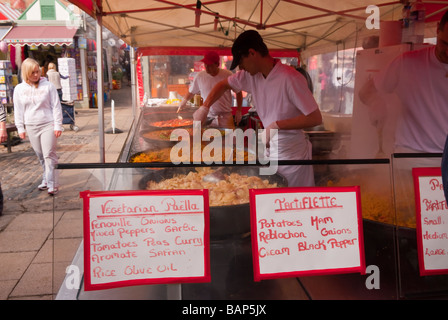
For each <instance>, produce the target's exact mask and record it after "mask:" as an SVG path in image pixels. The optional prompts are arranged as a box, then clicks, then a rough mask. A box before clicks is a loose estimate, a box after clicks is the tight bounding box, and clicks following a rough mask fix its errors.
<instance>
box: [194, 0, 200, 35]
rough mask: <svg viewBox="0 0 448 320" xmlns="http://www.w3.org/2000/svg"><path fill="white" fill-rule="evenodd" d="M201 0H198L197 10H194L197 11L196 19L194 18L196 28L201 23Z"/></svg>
mask: <svg viewBox="0 0 448 320" xmlns="http://www.w3.org/2000/svg"><path fill="white" fill-rule="evenodd" d="M201 6H202V4H201V1H199V0H198V1H196V10H195V11H194V13H195V20H194V26H195V27H196V28H199V26H200V25H201Z"/></svg>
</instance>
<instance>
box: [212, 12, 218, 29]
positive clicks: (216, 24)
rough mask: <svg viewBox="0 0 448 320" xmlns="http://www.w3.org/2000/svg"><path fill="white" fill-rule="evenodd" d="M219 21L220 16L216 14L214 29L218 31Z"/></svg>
mask: <svg viewBox="0 0 448 320" xmlns="http://www.w3.org/2000/svg"><path fill="white" fill-rule="evenodd" d="M218 22H219V18H218V16H217V15H216V16H215V25H214V28H213V29H214V30H215V31H216V30H218Z"/></svg>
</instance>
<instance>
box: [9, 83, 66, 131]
mask: <svg viewBox="0 0 448 320" xmlns="http://www.w3.org/2000/svg"><path fill="white" fill-rule="evenodd" d="M13 101H14V122H15V125H16V127H17V131H18V133H23V132H25V126H27V125H40V124H45V123H49V122H53V123H54V130H60V131H62V108H61V102H60V100H59V96H58V92H57V90H56V88H55V87H54V86H53V85H52V84H51V83H50V82H49V81H48V80H47V79H46V78H41V79H40V81H39V85H38V87H37V88H36V87H34V86H31V85H29V84H28V83H26V82H21V83H20V84H18V85H17V86H16V87H15V88H14V96H13Z"/></svg>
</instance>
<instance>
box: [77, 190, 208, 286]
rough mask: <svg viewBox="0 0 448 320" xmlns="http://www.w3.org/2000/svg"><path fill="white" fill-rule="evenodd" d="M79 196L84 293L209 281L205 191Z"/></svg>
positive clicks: (128, 192) (88, 192)
mask: <svg viewBox="0 0 448 320" xmlns="http://www.w3.org/2000/svg"><path fill="white" fill-rule="evenodd" d="M80 195H81V198H83V203H84V205H83V206H84V278H85V290H86V291H88V290H100V289H109V288H114V287H123V286H132V285H142V284H168V283H185V282H209V281H210V261H209V247H210V246H209V205H208V203H209V200H208V190H206V189H205V190H169V191H149V190H144V191H104V192H92V191H84V192H81V194H80Z"/></svg>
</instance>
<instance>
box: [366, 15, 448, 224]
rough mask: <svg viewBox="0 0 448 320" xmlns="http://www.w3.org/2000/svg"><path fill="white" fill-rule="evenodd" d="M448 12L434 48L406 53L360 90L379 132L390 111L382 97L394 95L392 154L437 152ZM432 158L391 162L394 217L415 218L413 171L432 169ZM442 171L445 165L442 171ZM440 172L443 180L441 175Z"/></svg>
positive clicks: (444, 99) (446, 115) (443, 131)
mask: <svg viewBox="0 0 448 320" xmlns="http://www.w3.org/2000/svg"><path fill="white" fill-rule="evenodd" d="M447 22H448V11H446V12H445V13H444V14H443V16H442V18H441V20H440V21H439V22H438V23H437V28H436V32H437V41H436V45H425V46H424V48H422V49H417V50H413V51H407V52H404V53H403V54H401V55H399V56H398V57H397V58H395V59H394V60H393V61H392V62H391V64H390V65H389V66H386V68H385V70H384V71H382V72H380V73H379V74H378V75H376V76H375V77H371V78H369V79H368V81H367V82H366V83H365V84H364V85H363V86H362V88H361V90H360V91H359V98H360V100H361V102H362V103H363V104H364V105H365V107H366V108H367V110H368V112H369V116H370V121H371V123H372V124H373V125H374V126H375V127H376V128H377V129H380V128H381V127H382V126H384V123H385V122H386V121H387V114H388V113H389V110H388V107H389V106H388V105H387V103H386V98H384V97H383V94H395V95H396V96H397V97H398V98H399V100H400V102H401V106H400V105H390V107H394V108H398V107H400V108H401V109H400V112H399V115H398V119H397V125H396V130H395V137H390V138H392V139H394V138H395V141H394V150H393V152H394V153H397V154H399V153H402V154H406V153H410V154H412V153H442V152H443V151H444V147H445V142H446V138H447V135H448V23H447ZM434 160H436V158H435V159H433V158H431V157H426V156H423V157H404V158H401V159H398V160H395V167H396V169H394V188H395V199H396V200H395V201H396V206H397V208H400V210H399V213H400V216H398V219H401V218H402V217H403V218H404V219H407V218H406V215H408V216H412V217H414V215H415V207H414V204H415V200H414V195H413V194H414V190H413V185H414V184H413V176H412V169H413V168H418V167H433V166H435V163H434ZM439 165H440V164H439ZM442 170H448V167H447V169H445V167H443V168H442ZM444 174H445V173H444V172H442V176H444Z"/></svg>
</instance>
